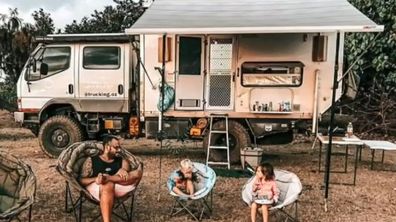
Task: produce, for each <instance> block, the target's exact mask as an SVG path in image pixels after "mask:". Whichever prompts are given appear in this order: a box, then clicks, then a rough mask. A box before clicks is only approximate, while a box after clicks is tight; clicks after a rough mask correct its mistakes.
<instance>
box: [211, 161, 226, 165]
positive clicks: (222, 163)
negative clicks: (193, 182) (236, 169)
mask: <svg viewBox="0 0 396 222" xmlns="http://www.w3.org/2000/svg"><path fill="white" fill-rule="evenodd" d="M208 164H211V165H228V162H211V161H209V162H208Z"/></svg>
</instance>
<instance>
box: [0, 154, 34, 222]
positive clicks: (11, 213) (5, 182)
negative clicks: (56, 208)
mask: <svg viewBox="0 0 396 222" xmlns="http://www.w3.org/2000/svg"><path fill="white" fill-rule="evenodd" d="M35 195H36V177H35V176H34V174H33V171H32V169H31V168H30V166H29V165H28V164H26V163H24V162H23V161H21V160H20V159H18V158H17V157H15V156H13V155H11V154H9V153H6V152H4V151H0V220H8V221H11V220H13V219H17V220H19V221H21V220H20V219H19V215H20V214H21V212H23V211H24V210H26V209H29V212H28V221H31V217H32V205H33V203H34V198H35Z"/></svg>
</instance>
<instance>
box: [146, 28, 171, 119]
mask: <svg viewBox="0 0 396 222" xmlns="http://www.w3.org/2000/svg"><path fill="white" fill-rule="evenodd" d="M161 37H162V35H144V36H142V37H141V39H142V41H141V42H142V43H141V44H142V46H141V56H142V61H143V64H144V66H145V68H146V70H147V73H145V72H144V69H143V68H142V67H140V79H141V82H142V83H143V84H144V85H143V86H142V87H141V89H142V91H143V92H141V94H140V95H141V96H140V97H141V104H143V105H142V107H141V109H142V111H144V112H143V115H148V114H151V115H152V114H154V115H158V113H159V111H158V108H157V103H158V100H159V93H160V91H159V89H160V88H159V84H160V82H161V75H160V73H159V72H158V71H157V70H155V67H162V63H161V62H158V50H159V49H158V47H159V45H158V38H161ZM167 37H168V38H171V39H172V44H171V45H172V47H170V49H171V52H170V54H171V55H172V56H173V58H171V60H170V61H169V62H166V63H165V81H166V83H167V84H168V85H170V86H171V87H175V59H174V58H175V57H174V56H175V48H176V47H175V45H176V38H175V36H174V35H167ZM161 46H162V45H161ZM149 79H151V82H152V83H150V80H149ZM173 109H174V106H171V107H170V108H169V109H168V110H173Z"/></svg>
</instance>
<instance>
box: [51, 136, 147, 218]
mask: <svg viewBox="0 0 396 222" xmlns="http://www.w3.org/2000/svg"><path fill="white" fill-rule="evenodd" d="M102 150H103V145H102V144H101V143H100V142H97V141H85V142H78V143H74V144H72V145H70V146H69V147H68V148H67V149H65V150H64V151H63V152H62V153H61V155H60V156H59V157H58V163H57V167H56V169H57V170H58V172H59V173H60V174H61V175H62V176H63V177H64V178H65V179H66V189H65V210H66V211H67V212H73V214H74V216H75V219H76V221H81V219H82V205H83V202H85V200H88V201H89V202H91V203H94V204H97V205H99V201H98V200H96V199H95V198H94V197H93V196H92V195H91V194H90V193H89V192H88V190H86V189H85V188H84V187H83V186H82V185H81V184H80V183H79V182H78V181H79V179H80V178H81V175H82V173H83V170H84V169H83V168H84V167H83V166H84V163H85V161H86V160H87V159H88V158H89V157H93V156H96V155H98V154H99V153H100V152H102ZM121 156H122V157H123V159H125V160H127V161H128V162H129V164H130V168H131V170H136V169H138V168H139V166H141V167H140V168H139V170H141V171H143V163H142V162H141V161H140V160H139V159H138V158H137V157H136V156H134V155H132V154H131V153H130V152H128V151H126V150H125V149H121ZM142 173H143V172H142ZM139 182H140V181H137V183H136V184H135V189H134V190H132V191H131V192H129V193H127V194H126V195H125V196H123V197H121V198H116V199H115V201H116V202H115V204H114V207H113V215H115V216H116V217H118V218H120V219H121V220H124V221H132V214H133V204H134V200H135V191H136V188H137V186H138V184H139ZM71 188H74V189H75V190H77V191H78V192H79V197H78V198H77V199H76V200H74V199H73V195H72V190H71ZM129 199H130V207H129V212H128V210H127V207H126V205H125V203H126V202H127V201H128V200H129ZM118 208H121V209H122V210H123V213H124V214H125V215H126V216H122V215H121V214H119V213H117V212H115V210H116V209H118ZM98 217H100V215H98V216H97V217H95V218H94V219H92V221H94V220H96V219H97V218H98Z"/></svg>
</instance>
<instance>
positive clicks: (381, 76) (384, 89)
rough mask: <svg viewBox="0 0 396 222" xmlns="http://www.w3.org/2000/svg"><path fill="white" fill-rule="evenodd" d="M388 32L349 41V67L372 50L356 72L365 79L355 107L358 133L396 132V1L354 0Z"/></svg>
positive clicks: (358, 35) (351, 37)
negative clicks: (362, 54) (359, 131)
mask: <svg viewBox="0 0 396 222" xmlns="http://www.w3.org/2000/svg"><path fill="white" fill-rule="evenodd" d="M350 2H351V4H352V5H354V6H355V7H356V8H358V9H359V10H360V11H361V12H363V13H364V14H365V15H367V16H368V17H369V18H370V19H372V20H373V21H374V22H376V23H377V24H381V25H384V27H385V30H384V32H382V33H380V34H379V36H378V38H377V39H376V40H375V42H374V44H372V42H373V40H374V38H375V36H376V35H377V33H351V34H348V35H347V36H346V39H345V55H346V62H347V64H352V63H353V62H354V61H355V59H356V58H357V57H358V56H359V55H360V54H361V53H363V52H364V51H365V49H366V48H367V47H368V46H370V44H371V47H369V49H368V51H367V52H366V53H365V54H364V56H362V57H361V58H360V59H359V61H357V63H356V64H355V65H354V67H353V69H352V71H353V72H354V73H355V74H358V75H359V76H360V77H361V83H360V89H359V93H358V97H357V100H356V101H355V103H354V104H353V106H352V111H353V112H354V113H355V118H356V119H359V122H358V124H357V125H358V129H359V130H361V131H364V132H372V131H377V132H379V131H380V132H385V133H389V132H396V115H395V113H396V112H395V111H396V0H387V1H382V0H350Z"/></svg>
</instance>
